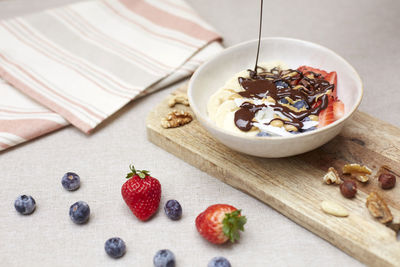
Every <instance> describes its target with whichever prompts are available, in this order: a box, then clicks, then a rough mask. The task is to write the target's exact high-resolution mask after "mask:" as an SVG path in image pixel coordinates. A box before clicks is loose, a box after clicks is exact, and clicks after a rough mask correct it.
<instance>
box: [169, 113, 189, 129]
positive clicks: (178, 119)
mask: <svg viewBox="0 0 400 267" xmlns="http://www.w3.org/2000/svg"><path fill="white" fill-rule="evenodd" d="M192 120H193V117H192V115H191V114H190V113H189V112H186V111H183V110H174V111H172V112H170V113H168V114H167V116H166V117H165V118H162V119H161V126H162V127H163V128H175V127H179V126H182V125H185V124H188V123H189V122H191V121H192Z"/></svg>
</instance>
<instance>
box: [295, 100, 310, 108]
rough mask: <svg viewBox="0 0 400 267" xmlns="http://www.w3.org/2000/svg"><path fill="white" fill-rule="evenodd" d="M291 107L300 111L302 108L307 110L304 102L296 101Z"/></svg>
mask: <svg viewBox="0 0 400 267" xmlns="http://www.w3.org/2000/svg"><path fill="white" fill-rule="evenodd" d="M293 107H295V108H297V109H302V108H303V107H305V108H306V109H308V108H309V106H308V104H307V102H306V101H304V100H299V101H296V103H294V104H293Z"/></svg>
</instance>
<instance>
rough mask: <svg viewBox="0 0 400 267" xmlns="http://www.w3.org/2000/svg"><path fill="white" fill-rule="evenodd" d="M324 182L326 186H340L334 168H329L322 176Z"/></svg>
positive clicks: (338, 177)
mask: <svg viewBox="0 0 400 267" xmlns="http://www.w3.org/2000/svg"><path fill="white" fill-rule="evenodd" d="M324 182H325V183H326V184H341V183H343V181H342V180H341V179H340V176H339V174H338V172H337V171H336V169H335V168H333V167H330V168H329V169H328V172H327V173H326V174H325V176H324Z"/></svg>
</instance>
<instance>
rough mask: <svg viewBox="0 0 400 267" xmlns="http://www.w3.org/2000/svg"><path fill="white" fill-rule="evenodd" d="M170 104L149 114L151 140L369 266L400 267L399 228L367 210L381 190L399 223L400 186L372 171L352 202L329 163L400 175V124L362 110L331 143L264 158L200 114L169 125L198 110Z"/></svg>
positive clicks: (337, 166) (162, 105)
mask: <svg viewBox="0 0 400 267" xmlns="http://www.w3.org/2000/svg"><path fill="white" fill-rule="evenodd" d="M185 89H186V88H181V89H180V90H185ZM167 101H168V99H165V100H164V101H163V102H162V103H160V105H159V106H157V107H156V108H155V109H154V110H153V111H152V112H151V113H150V114H149V116H148V118H147V133H148V139H149V140H150V141H151V142H153V143H154V144H156V145H158V146H160V147H162V148H163V149H165V150H167V151H168V152H170V153H172V154H174V155H176V156H177V157H179V158H181V159H183V160H184V161H186V162H188V163H189V164H191V165H193V166H195V167H197V168H199V169H201V170H202V171H205V172H207V173H208V174H210V175H212V176H215V177H216V178H218V179H220V180H221V181H223V182H225V183H227V184H229V185H231V186H233V187H235V188H237V189H240V190H241V191H243V192H245V193H247V194H250V195H252V196H253V197H256V198H257V199H259V200H261V201H263V202H264V203H266V204H268V205H269V206H271V207H273V208H274V209H276V210H277V211H279V212H280V213H282V214H284V215H285V216H287V217H288V218H290V219H291V220H293V221H295V222H296V223H298V224H300V225H302V226H303V227H305V228H307V229H308V230H310V231H312V232H314V233H315V234H317V235H319V236H320V237H322V238H324V239H325V240H327V241H329V242H330V243H332V244H333V245H335V246H337V247H338V248H340V249H342V250H343V251H345V252H346V253H348V254H349V255H351V256H353V257H355V258H356V259H358V260H360V261H361V262H363V263H366V264H368V265H371V266H400V243H399V242H398V241H397V240H396V234H395V232H394V231H392V230H391V229H389V228H388V227H386V226H384V225H382V224H380V223H379V222H378V221H376V220H375V219H374V218H372V217H371V216H370V214H369V212H368V210H367V209H366V207H365V201H366V197H367V195H368V194H369V192H371V191H377V192H379V193H380V194H381V195H382V196H383V197H384V198H385V200H387V202H388V204H389V205H390V208H391V210H392V213H393V215H394V218H395V221H396V222H398V221H399V219H400V186H397V187H395V188H394V189H392V190H387V191H384V190H382V189H380V188H379V186H378V182H377V179H376V178H375V176H374V175H372V176H371V180H370V182H368V183H367V184H365V185H361V184H359V187H358V188H359V190H358V193H357V195H356V197H355V198H354V199H352V200H349V199H345V198H344V197H342V195H341V194H340V190H339V187H338V186H336V185H326V184H323V181H322V177H323V175H324V174H325V173H326V171H327V169H328V168H329V167H331V166H334V167H336V168H337V169H338V170H341V168H342V166H343V165H344V164H346V163H360V164H363V165H367V166H369V167H370V168H371V169H373V171H374V174H375V173H376V172H377V171H378V169H379V167H380V166H381V165H383V164H385V165H389V166H391V167H392V169H393V171H394V172H395V173H396V174H400V129H399V128H397V127H395V126H392V125H390V124H388V123H386V122H383V121H380V120H378V119H375V118H373V117H371V116H369V115H367V114H365V113H362V112H356V113H355V115H354V116H353V117H352V119H351V121H350V122H349V123H348V124H347V126H346V127H345V129H344V130H343V131H342V133H341V134H340V135H339V136H337V137H336V138H335V139H333V140H332V141H331V142H329V143H328V144H326V145H324V146H323V147H321V148H318V149H316V150H314V151H311V152H308V153H305V154H302V155H299V156H294V157H289V158H283V159H263V158H257V157H253V156H248V155H244V154H241V153H238V152H235V151H233V150H231V149H229V148H228V147H226V146H224V145H222V144H220V143H219V142H218V141H216V140H215V139H214V138H212V137H211V136H210V135H209V134H208V133H207V132H206V130H205V129H204V128H203V127H202V126H201V125H200V124H199V122H198V121H197V120H196V119H194V120H193V121H192V122H191V123H190V124H187V125H185V126H183V127H179V128H173V129H164V128H162V127H161V125H160V121H161V118H162V117H164V116H165V115H166V114H167V113H168V112H170V111H171V110H172V109H178V110H187V111H190V108H189V107H186V106H182V105H178V106H176V107H175V108H169V107H168V105H167ZM323 200H333V201H336V202H338V203H340V204H341V205H342V206H344V207H346V208H347V209H348V210H349V212H350V215H349V217H347V218H338V217H334V216H331V215H327V214H325V213H323V212H322V211H321V209H320V203H321V202H322V201H323ZM266 224H267V222H266Z"/></svg>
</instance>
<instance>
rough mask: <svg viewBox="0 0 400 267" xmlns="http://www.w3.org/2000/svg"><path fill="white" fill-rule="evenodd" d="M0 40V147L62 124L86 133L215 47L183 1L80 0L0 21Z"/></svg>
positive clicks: (213, 37)
mask: <svg viewBox="0 0 400 267" xmlns="http://www.w3.org/2000/svg"><path fill="white" fill-rule="evenodd" d="M0 40H1V41H0V76H1V77H2V78H3V79H4V80H5V81H7V82H8V83H9V84H6V83H4V82H3V81H2V82H1V83H0V88H1V91H0V150H3V149H6V148H8V147H10V146H13V145H16V144H18V143H21V142H24V141H26V140H29V139H32V138H35V137H37V136H39V135H42V134H44V133H48V132H51V131H53V130H56V129H59V128H61V127H63V126H65V125H67V124H68V123H71V124H73V125H74V126H75V127H77V128H79V129H80V130H81V131H83V132H85V133H90V132H91V131H92V130H93V129H94V128H95V127H96V126H98V125H99V124H100V123H101V122H103V121H104V120H106V119H107V118H108V117H110V116H111V115H112V114H114V113H115V112H116V111H118V110H119V109H121V108H122V107H123V106H124V105H126V104H127V103H128V102H130V101H131V100H132V99H135V98H138V97H140V96H143V95H146V94H148V93H151V92H153V91H155V90H158V89H160V88H162V87H165V86H167V85H169V84H171V83H173V82H176V81H178V80H180V79H183V78H184V77H187V76H188V75H190V74H191V73H193V71H194V70H195V69H196V68H197V67H198V66H199V65H200V64H201V63H202V62H204V61H205V60H206V59H207V58H209V57H210V56H212V55H214V54H216V53H218V52H219V51H220V50H221V49H222V46H221V45H220V43H219V42H218V41H220V36H219V35H218V34H217V33H216V32H215V31H214V29H213V28H212V27H211V26H209V25H208V24H207V23H205V22H204V21H203V20H202V19H201V18H199V17H198V16H197V15H196V13H195V12H194V11H193V10H192V9H191V8H190V7H189V6H188V5H186V3H185V2H184V1H166V0H101V1H87V2H81V3H77V4H72V5H68V6H64V7H61V8H56V9H50V10H47V11H43V12H40V13H36V14H33V15H28V16H23V17H18V18H14V19H9V20H4V21H0ZM15 88H17V89H18V90H19V91H20V92H22V93H23V94H25V95H27V96H29V97H30V98H31V99H32V100H30V98H27V97H25V96H24V95H23V94H21V93H20V92H17V91H16V90H15ZM35 101H36V102H35Z"/></svg>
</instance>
